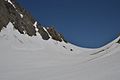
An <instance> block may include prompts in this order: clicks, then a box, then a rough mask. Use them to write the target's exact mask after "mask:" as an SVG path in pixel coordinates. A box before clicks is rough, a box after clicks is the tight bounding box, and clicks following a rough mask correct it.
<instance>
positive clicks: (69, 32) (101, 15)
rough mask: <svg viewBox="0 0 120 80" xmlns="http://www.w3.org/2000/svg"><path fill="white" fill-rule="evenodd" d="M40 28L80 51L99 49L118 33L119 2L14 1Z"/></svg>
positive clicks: (91, 0) (119, 20)
mask: <svg viewBox="0 0 120 80" xmlns="http://www.w3.org/2000/svg"><path fill="white" fill-rule="evenodd" d="M17 1H18V2H19V3H20V4H21V5H22V6H23V7H24V8H26V9H27V10H28V11H29V12H30V13H31V14H32V15H33V16H34V17H35V19H37V20H38V21H39V22H40V23H41V24H43V25H46V26H50V25H54V26H55V28H56V29H57V30H58V31H59V32H61V33H62V34H63V35H64V36H65V38H66V39H67V40H69V41H70V42H72V43H74V44H77V45H78V46H81V47H92V48H96V47H101V46H103V45H105V44H106V43H108V42H110V41H112V40H113V39H115V38H116V37H117V36H118V34H119V33H120V0H17Z"/></svg>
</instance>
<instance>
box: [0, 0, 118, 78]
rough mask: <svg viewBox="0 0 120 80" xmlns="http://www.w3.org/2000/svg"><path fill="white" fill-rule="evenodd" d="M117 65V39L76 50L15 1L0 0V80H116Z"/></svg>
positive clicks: (61, 36)
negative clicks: (105, 43) (94, 47)
mask: <svg viewBox="0 0 120 80" xmlns="http://www.w3.org/2000/svg"><path fill="white" fill-rule="evenodd" d="M119 61H120V37H118V38H116V39H115V40H114V41H112V42H110V43H109V44H107V45H105V46H103V47H101V48H97V49H88V48H82V47H77V46H75V45H73V44H71V43H69V42H67V41H66V40H65V39H64V37H63V35H61V34H60V33H58V32H57V31H56V30H55V29H54V28H52V27H47V28H46V27H44V26H42V25H41V24H40V23H38V22H37V21H36V20H35V19H34V18H33V17H32V16H31V15H30V13H28V12H27V11H26V10H25V9H24V8H22V7H21V6H20V5H19V4H18V3H16V1H15V0H0V80H119V79H120V75H119V74H120V63H119Z"/></svg>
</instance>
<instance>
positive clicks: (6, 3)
mask: <svg viewBox="0 0 120 80" xmlns="http://www.w3.org/2000/svg"><path fill="white" fill-rule="evenodd" d="M9 22H11V23H12V24H13V25H14V28H15V29H16V30H18V31H19V32H20V33H21V34H27V35H29V36H31V37H32V36H36V35H37V34H36V33H37V32H38V33H39V34H40V35H41V36H42V39H44V40H48V39H50V38H52V39H54V40H56V41H60V42H61V41H64V42H67V41H66V40H65V39H64V37H63V35H62V34H60V33H59V32H57V31H56V30H55V28H53V27H48V28H46V27H43V26H42V25H41V24H40V23H39V22H37V21H36V20H35V19H34V18H33V17H32V16H31V14H30V13H29V12H27V11H26V10H25V9H24V8H23V7H21V6H20V5H19V4H18V3H17V2H16V0H0V32H1V30H2V29H3V28H4V27H6V25H7V24H8V23H9Z"/></svg>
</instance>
